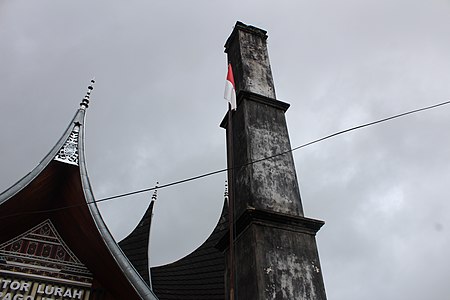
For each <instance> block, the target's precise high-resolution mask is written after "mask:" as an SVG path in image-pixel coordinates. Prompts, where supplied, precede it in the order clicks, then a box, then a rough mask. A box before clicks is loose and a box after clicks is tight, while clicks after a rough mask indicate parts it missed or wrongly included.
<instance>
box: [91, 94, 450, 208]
mask: <svg viewBox="0 0 450 300" xmlns="http://www.w3.org/2000/svg"><path fill="white" fill-rule="evenodd" d="M447 104H450V100H448V101H444V102H441V103H437V104H433V105H430V106H425V107H422V108H418V109H413V110H410V111H407V112H403V113H400V114H396V115H393V116H390V117H386V118H383V119H379V120H376V121H372V122H368V123H364V124H361V125H358V126H354V127H350V128H347V129H344V130H341V131H337V132H335V133H332V134H329V135H326V136H324V137H321V138H318V139H315V140H313V141H310V142H307V143H305V144H302V145H300V146H297V147H294V148H291V149H290V150H287V151H284V152H280V153H277V154H274V155H271V156H267V157H263V158H261V159H257V160H254V161H250V162H247V163H245V164H242V165H239V166H235V167H233V168H224V169H220V170H216V171H212V172H208V173H204V174H201V175H197V176H193V177H189V178H186V179H182V180H178V181H173V182H170V183H166V184H162V185H158V186H155V187H151V188H146V189H141V190H136V191H133V192H128V193H124V194H118V195H115V196H110V197H106V198H101V199H98V200H96V201H95V203H99V202H105V201H109V200H113V199H116V198H121V197H126V196H131V195H135V194H140V193H145V192H149V191H153V190H155V189H162V188H167V187H170V186H174V185H178V184H182V183H186V182H189V181H194V180H197V179H201V178H204V177H208V176H212V175H216V174H219V173H223V172H226V171H228V170H231V169H240V168H242V167H245V166H248V165H252V164H255V163H258V162H262V161H265V160H269V159H272V158H275V157H278V156H281V155H285V154H287V153H291V152H294V151H296V150H299V149H301V148H304V147H307V146H310V145H312V144H316V143H318V142H322V141H324V140H327V139H330V138H333V137H335V136H338V135H341V134H345V133H348V132H350V131H354V130H358V129H361V128H364V127H369V126H372V125H376V124H379V123H383V122H387V121H390V120H393V119H397V118H401V117H404V116H407V115H410V114H414V113H418V112H422V111H425V110H429V109H433V108H437V107H440V106H444V105H447Z"/></svg>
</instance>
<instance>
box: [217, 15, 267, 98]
mask: <svg viewBox="0 0 450 300" xmlns="http://www.w3.org/2000/svg"><path fill="white" fill-rule="evenodd" d="M266 40H267V34H266V31H265V30H262V29H259V28H256V27H253V26H247V25H245V24H243V23H241V22H237V23H236V25H235V27H234V30H233V32H232V33H231V35H230V37H229V38H228V40H227V42H226V43H225V52H226V53H227V54H228V58H229V61H230V62H232V66H233V74H234V77H235V78H234V81H235V84H236V93H239V92H240V91H247V92H252V93H256V94H259V95H263V96H266V97H269V98H273V99H275V98H276V97H275V87H274V84H273V78H272V70H271V68H270V62H269V54H268V52H267V46H266Z"/></svg>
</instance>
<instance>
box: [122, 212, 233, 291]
mask: <svg viewBox="0 0 450 300" xmlns="http://www.w3.org/2000/svg"><path fill="white" fill-rule="evenodd" d="M152 208H153V204H151V205H150V207H149V208H148V209H147V211H146V213H145V214H144V217H143V218H142V219H141V221H140V222H139V225H138V226H137V227H136V228H135V229H134V230H133V232H132V233H131V234H130V235H128V236H127V237H126V238H125V239H124V240H122V241H121V242H120V243H119V245H120V247H121V248H122V250H123V251H124V253H125V254H126V256H127V257H128V259H129V260H130V261H131V263H132V264H133V266H134V267H135V268H136V270H137V271H138V272H139V273H140V274H141V276H142V277H143V278H144V279H146V280H149V279H148V260H147V253H148V237H149V230H150V223H151V218H152ZM227 222H228V214H227V206H226V205H224V208H223V210H222V214H221V216H220V219H219V222H218V224H217V226H216V228H215V229H214V230H213V232H212V234H211V235H210V236H209V238H208V239H207V240H206V241H205V242H204V243H203V244H202V245H201V246H200V247H199V248H197V249H196V250H195V251H194V252H192V253H191V254H189V255H187V256H186V257H184V258H182V259H180V260H178V261H176V262H174V263H171V264H168V265H164V266H159V267H154V268H151V284H152V289H153V291H154V293H155V294H156V295H157V297H158V299H160V300H165V299H177V300H183V299H186V300H187V299H190V300H194V299H195V300H202V299H205V300H206V299H207V300H215V299H220V300H223V299H225V281H224V272H225V256H224V254H223V253H222V252H221V251H219V250H217V249H216V248H215V246H216V244H217V243H218V241H219V240H220V239H221V238H222V236H223V235H224V234H225V232H226V229H227Z"/></svg>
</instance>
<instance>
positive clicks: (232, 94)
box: [224, 80, 237, 110]
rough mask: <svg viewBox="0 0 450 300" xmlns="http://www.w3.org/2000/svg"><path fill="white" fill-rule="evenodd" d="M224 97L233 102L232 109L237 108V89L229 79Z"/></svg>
mask: <svg viewBox="0 0 450 300" xmlns="http://www.w3.org/2000/svg"><path fill="white" fill-rule="evenodd" d="M224 98H225V99H226V100H228V102H230V104H231V109H233V110H234V109H236V107H237V105H236V91H235V90H234V86H233V84H232V83H231V82H230V81H229V80H226V81H225V95H224Z"/></svg>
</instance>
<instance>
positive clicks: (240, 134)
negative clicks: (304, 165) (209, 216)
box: [233, 92, 303, 216]
mask: <svg viewBox="0 0 450 300" xmlns="http://www.w3.org/2000/svg"><path fill="white" fill-rule="evenodd" d="M241 95H243V97H242V99H241V101H240V107H239V109H238V110H237V111H236V113H235V115H234V118H233V131H234V132H233V143H234V145H235V147H233V149H234V163H235V166H241V165H244V164H246V163H247V162H250V161H257V160H260V159H263V158H266V157H270V156H273V155H276V154H280V153H283V152H286V151H288V150H289V149H291V145H290V141H289V134H288V130H287V126H286V119H285V115H284V112H285V109H286V108H287V107H288V106H287V105H285V103H283V102H280V101H276V100H271V99H268V98H264V97H261V96H258V95H254V94H249V93H245V92H241ZM268 101H270V102H268ZM235 194H236V201H235V203H236V215H237V216H239V215H240V214H241V213H242V212H243V211H244V210H245V209H247V207H254V208H256V209H269V210H273V211H276V212H281V213H286V214H293V215H303V209H302V203H301V199H300V191H299V188H298V181H297V175H296V171H295V166H294V161H293V157H292V153H290V152H289V153H286V154H283V155H280V156H276V157H274V158H271V159H268V160H263V161H260V162H257V163H254V164H251V165H248V166H246V167H243V168H237V169H236V171H235Z"/></svg>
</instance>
